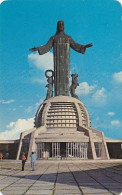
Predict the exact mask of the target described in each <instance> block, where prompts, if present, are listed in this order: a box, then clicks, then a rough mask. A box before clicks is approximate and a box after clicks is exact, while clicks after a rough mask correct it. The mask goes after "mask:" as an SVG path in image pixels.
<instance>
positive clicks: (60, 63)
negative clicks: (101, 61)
mask: <svg viewBox="0 0 122 195" xmlns="http://www.w3.org/2000/svg"><path fill="white" fill-rule="evenodd" d="M52 47H53V56H54V87H55V95H56V96H58V95H65V96H68V95H69V77H70V72H69V70H70V69H69V64H70V51H69V50H70V47H71V48H72V49H74V50H75V51H77V52H79V53H82V54H84V53H85V47H84V45H80V44H78V43H76V42H75V41H74V40H73V39H72V38H71V37H70V36H68V35H66V34H65V33H57V34H56V35H54V36H52V37H51V38H50V39H49V41H48V42H47V44H46V45H44V46H41V47H39V48H38V53H39V54H40V55H43V54H45V53H47V52H48V51H50V49H51V48H52Z"/></svg>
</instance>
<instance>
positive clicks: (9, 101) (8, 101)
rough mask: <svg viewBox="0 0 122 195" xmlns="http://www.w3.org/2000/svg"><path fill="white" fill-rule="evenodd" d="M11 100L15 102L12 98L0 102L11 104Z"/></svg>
mask: <svg viewBox="0 0 122 195" xmlns="http://www.w3.org/2000/svg"><path fill="white" fill-rule="evenodd" d="M13 102H15V100H13V99H11V100H7V101H5V100H0V103H1V104H11V103H13Z"/></svg>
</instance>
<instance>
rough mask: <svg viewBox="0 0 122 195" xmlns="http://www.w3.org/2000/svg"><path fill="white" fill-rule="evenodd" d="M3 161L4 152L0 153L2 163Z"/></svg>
mask: <svg viewBox="0 0 122 195" xmlns="http://www.w3.org/2000/svg"><path fill="white" fill-rule="evenodd" d="M2 159H3V154H2V152H0V160H1V161H2Z"/></svg>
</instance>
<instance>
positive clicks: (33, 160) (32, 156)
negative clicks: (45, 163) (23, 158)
mask: <svg viewBox="0 0 122 195" xmlns="http://www.w3.org/2000/svg"><path fill="white" fill-rule="evenodd" d="M30 157H31V168H32V171H34V170H35V161H36V155H35V153H34V152H32V153H31V156H30Z"/></svg>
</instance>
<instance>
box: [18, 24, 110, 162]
mask: <svg viewBox="0 0 122 195" xmlns="http://www.w3.org/2000/svg"><path fill="white" fill-rule="evenodd" d="M70 47H71V48H72V49H73V50H75V51H76V52H79V53H82V54H84V53H85V52H86V49H87V48H89V47H92V44H91V43H90V44H86V45H81V44H78V43H76V42H75V41H74V40H73V39H72V38H71V37H70V36H69V35H67V34H66V33H65V32H64V21H58V23H57V32H56V34H55V35H54V36H52V37H51V38H50V39H49V41H48V42H47V44H45V45H43V46H40V47H34V48H31V49H30V51H32V52H33V51H38V53H39V55H43V54H45V53H47V52H48V51H50V49H51V48H53V59H54V70H47V71H46V72H45V76H46V78H47V82H48V84H47V85H46V87H47V96H46V100H45V101H44V102H43V103H42V104H41V105H40V106H39V108H38V111H37V113H36V116H35V128H34V129H32V130H29V131H27V132H23V133H22V134H21V138H20V144H19V150H18V155H17V159H19V157H20V155H21V152H22V151H26V153H28V156H30V154H31V152H32V151H33V152H34V151H35V152H36V153H37V159H50V158H51V159H52V158H54V159H56V158H58V159H62V158H64V159H74V158H79V159H97V158H101V159H109V155H108V150H107V147H106V142H105V139H104V135H103V133H102V132H100V131H98V130H95V129H92V128H91V123H90V119H89V115H88V112H87V110H86V108H85V106H84V104H83V103H82V102H81V101H79V100H78V96H77V95H76V94H75V90H76V87H77V86H78V85H79V84H78V80H77V77H78V74H72V75H71V76H72V84H71V86H69V77H70V66H69V65H70ZM49 73H51V76H49V75H50V74H49ZM53 87H54V97H53ZM69 91H70V94H71V96H72V97H70V96H69Z"/></svg>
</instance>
